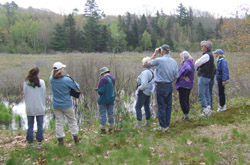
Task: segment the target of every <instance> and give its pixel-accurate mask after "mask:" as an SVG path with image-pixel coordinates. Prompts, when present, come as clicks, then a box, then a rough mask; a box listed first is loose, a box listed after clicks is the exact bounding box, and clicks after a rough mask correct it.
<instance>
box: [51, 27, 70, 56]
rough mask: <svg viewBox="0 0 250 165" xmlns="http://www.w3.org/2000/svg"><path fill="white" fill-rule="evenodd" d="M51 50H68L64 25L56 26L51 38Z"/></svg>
mask: <svg viewBox="0 0 250 165" xmlns="http://www.w3.org/2000/svg"><path fill="white" fill-rule="evenodd" d="M50 48H51V49H53V50H56V51H64V50H65V49H66V43H65V31H64V28H63V25H60V24H56V26H55V28H54V32H53V35H52V37H51V41H50Z"/></svg>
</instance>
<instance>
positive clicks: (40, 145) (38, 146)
mask: <svg viewBox="0 0 250 165" xmlns="http://www.w3.org/2000/svg"><path fill="white" fill-rule="evenodd" d="M36 148H37V149H38V150H40V149H41V148H42V142H38V143H37V145H36Z"/></svg>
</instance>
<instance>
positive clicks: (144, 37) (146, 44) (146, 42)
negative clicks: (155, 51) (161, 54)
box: [141, 30, 152, 51]
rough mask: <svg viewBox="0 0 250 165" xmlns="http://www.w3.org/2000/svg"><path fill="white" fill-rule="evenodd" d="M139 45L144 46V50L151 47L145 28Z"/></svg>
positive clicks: (149, 36) (149, 37)
mask: <svg viewBox="0 0 250 165" xmlns="http://www.w3.org/2000/svg"><path fill="white" fill-rule="evenodd" d="M141 46H142V47H143V48H144V51H146V50H149V48H151V47H152V43H151V35H150V34H149V33H148V32H147V31H146V30H145V31H144V33H143V34H142V39H141Z"/></svg>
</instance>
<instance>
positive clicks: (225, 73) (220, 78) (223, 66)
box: [213, 49, 229, 112]
mask: <svg viewBox="0 0 250 165" xmlns="http://www.w3.org/2000/svg"><path fill="white" fill-rule="evenodd" d="M213 53H214V54H215V57H216V58H217V70H216V79H217V84H218V90H219V102H220V106H219V108H218V110H217V112H222V111H225V110H227V108H226V96H225V85H226V84H227V82H228V80H229V69H228V67H227V61H226V59H225V56H224V55H223V54H224V52H223V50H222V49H217V50H216V51H214V52H213Z"/></svg>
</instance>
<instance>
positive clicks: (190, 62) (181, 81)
mask: <svg viewBox="0 0 250 165" xmlns="http://www.w3.org/2000/svg"><path fill="white" fill-rule="evenodd" d="M180 56H181V59H182V65H181V68H180V72H179V77H178V79H177V81H176V83H175V88H176V89H177V90H178V92H179V101H180V105H181V109H182V112H183V113H184V117H183V118H182V121H187V120H189V116H188V114H189V110H190V107H189V95H190V92H191V89H192V88H193V81H194V71H195V70H194V59H193V58H192V57H191V55H190V54H189V53H188V52H187V51H183V52H182V53H181V54H180Z"/></svg>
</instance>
